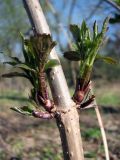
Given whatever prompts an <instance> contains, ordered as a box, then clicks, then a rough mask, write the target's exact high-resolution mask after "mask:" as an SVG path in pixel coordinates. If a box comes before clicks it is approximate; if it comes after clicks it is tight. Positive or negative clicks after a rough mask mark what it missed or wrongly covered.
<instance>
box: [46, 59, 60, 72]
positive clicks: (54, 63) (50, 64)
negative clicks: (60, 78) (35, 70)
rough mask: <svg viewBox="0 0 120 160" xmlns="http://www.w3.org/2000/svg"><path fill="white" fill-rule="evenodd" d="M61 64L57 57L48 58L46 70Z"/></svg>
mask: <svg viewBox="0 0 120 160" xmlns="http://www.w3.org/2000/svg"><path fill="white" fill-rule="evenodd" d="M59 64H60V63H59V61H58V60H57V59H51V60H48V62H47V63H46V64H45V67H44V70H45V71H46V70H48V69H51V68H53V67H55V66H57V65H59Z"/></svg>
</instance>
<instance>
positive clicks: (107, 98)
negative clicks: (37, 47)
mask: <svg viewBox="0 0 120 160" xmlns="http://www.w3.org/2000/svg"><path fill="white" fill-rule="evenodd" d="M40 4H41V6H42V9H43V11H44V14H45V16H46V19H47V22H48V24H49V26H50V30H51V32H52V36H53V39H54V40H56V41H57V44H58V45H57V48H56V50H57V52H58V55H59V57H60V60H61V63H62V66H63V70H64V73H65V76H66V79H67V83H68V85H69V88H70V93H71V96H72V94H73V92H74V86H75V77H76V69H77V66H78V64H77V63H76V62H70V61H67V60H65V59H64V58H63V56H62V53H63V52H64V51H68V50H70V49H71V44H72V36H71V34H70V32H69V24H81V22H82V20H86V22H87V24H88V26H89V27H90V28H91V31H92V25H93V23H94V21H95V20H96V21H97V23H98V25H99V30H100V29H101V26H102V23H103V21H104V19H105V17H106V16H110V23H109V30H108V32H107V39H106V43H105V44H104V45H103V47H102V48H101V51H100V53H101V54H102V55H107V56H111V57H113V58H115V59H116V60H117V62H118V63H117V64H116V65H110V64H105V63H103V62H101V61H99V62H96V64H95V67H94V71H93V75H92V79H93V89H94V92H95V95H96V99H97V102H98V104H99V106H100V107H99V108H100V110H101V114H102V117H103V122H104V126H105V130H106V134H107V139H108V146H109V150H110V157H111V160H119V159H120V143H119V141H120V123H119V122H120V118H119V117H120V83H119V82H120V64H119V61H120V45H119V44H120V0H95V1H92V0H89V1H88V0H61V1H56V0H40ZM31 30H32V28H31V25H30V23H29V20H28V17H27V14H26V12H25V9H24V6H23V4H22V1H21V0H4V1H3V0H0V52H1V53H0V74H3V73H7V72H10V71H13V69H12V68H11V67H10V66H9V65H4V64H3V62H4V61H7V60H9V56H17V57H19V58H20V59H23V57H22V47H21V40H20V34H19V33H20V32H22V33H23V34H25V35H26V36H29V34H31ZM14 70H15V69H14ZM30 88H31V86H30V84H29V83H28V81H27V80H25V79H22V78H12V79H2V78H0V160H9V159H13V158H14V157H16V159H17V158H18V160H53V159H54V160H62V159H63V158H62V151H61V144H60V138H59V132H58V130H57V127H56V125H55V122H54V120H50V121H43V120H37V119H33V118H29V117H25V116H21V115H19V114H17V113H14V112H13V111H11V110H10V107H13V106H22V105H26V104H28V103H29V101H28V96H29V91H30ZM80 121H81V131H82V137H83V145H84V150H85V157H86V159H90V160H98V159H100V160H104V159H105V157H104V150H103V144H102V140H101V134H100V131H99V127H98V124H97V121H96V115H95V112H94V109H90V110H88V111H82V112H81V116H80Z"/></svg>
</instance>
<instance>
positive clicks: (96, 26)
mask: <svg viewBox="0 0 120 160" xmlns="http://www.w3.org/2000/svg"><path fill="white" fill-rule="evenodd" d="M97 34H98V25H97V22H96V21H95V22H94V25H93V39H95V38H96V36H97Z"/></svg>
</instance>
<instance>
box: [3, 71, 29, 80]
mask: <svg viewBox="0 0 120 160" xmlns="http://www.w3.org/2000/svg"><path fill="white" fill-rule="evenodd" d="M1 77H2V78H11V77H25V78H28V79H29V77H28V76H27V75H26V74H25V73H19V72H10V73H6V74H2V75H1Z"/></svg>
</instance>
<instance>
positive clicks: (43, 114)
mask: <svg viewBox="0 0 120 160" xmlns="http://www.w3.org/2000/svg"><path fill="white" fill-rule="evenodd" d="M32 115H33V116H34V117H36V118H42V119H52V118H53V117H54V116H53V115H52V114H50V113H47V112H40V111H33V113H32Z"/></svg>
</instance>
